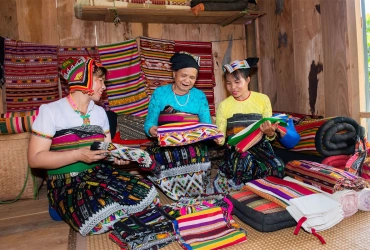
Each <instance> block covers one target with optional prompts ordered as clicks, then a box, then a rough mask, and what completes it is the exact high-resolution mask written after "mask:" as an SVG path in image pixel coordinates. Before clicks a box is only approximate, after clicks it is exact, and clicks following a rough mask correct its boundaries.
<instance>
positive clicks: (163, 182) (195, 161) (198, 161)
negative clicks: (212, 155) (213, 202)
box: [144, 143, 213, 200]
mask: <svg viewBox="0 0 370 250" xmlns="http://www.w3.org/2000/svg"><path fill="white" fill-rule="evenodd" d="M146 150H147V151H148V153H149V154H150V155H151V156H154V159H155V161H156V162H157V163H158V164H156V165H155V168H153V169H151V170H150V171H151V174H150V175H148V178H149V179H150V180H151V181H152V182H153V183H155V184H156V185H157V186H158V187H159V188H160V189H161V190H162V191H163V192H164V193H165V194H166V195H167V196H168V197H170V198H171V199H173V200H178V199H179V198H180V197H182V196H196V195H199V194H205V193H212V192H213V191H212V188H211V162H210V160H209V155H208V147H207V145H204V144H201V143H196V144H191V145H185V146H181V147H167V148H165V147H159V146H158V145H152V146H150V147H148V148H147V149H146ZM144 170H145V169H144Z"/></svg>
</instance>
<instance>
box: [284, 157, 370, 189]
mask: <svg viewBox="0 0 370 250" xmlns="http://www.w3.org/2000/svg"><path fill="white" fill-rule="evenodd" d="M285 174H286V175H287V176H290V177H292V178H294V179H297V180H300V181H303V182H304V183H307V184H310V185H312V186H315V187H317V188H320V189H321V190H323V191H325V192H328V193H330V194H332V193H335V192H336V191H339V190H343V189H351V190H355V191H359V190H362V189H364V188H365V187H366V185H367V183H366V181H365V180H364V179H363V178H361V177H358V176H356V175H353V174H351V173H348V172H347V171H344V170H342V169H337V168H334V167H331V166H327V165H323V164H320V163H316V162H310V161H290V162H288V163H287V164H286V165H285Z"/></svg>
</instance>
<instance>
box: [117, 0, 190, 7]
mask: <svg viewBox="0 0 370 250" xmlns="http://www.w3.org/2000/svg"><path fill="white" fill-rule="evenodd" d="M120 1H121V2H124V3H136V4H146V5H150V4H154V5H182V6H190V2H191V0H149V1H148V0H120Z"/></svg>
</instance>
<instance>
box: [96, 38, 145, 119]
mask: <svg viewBox="0 0 370 250" xmlns="http://www.w3.org/2000/svg"><path fill="white" fill-rule="evenodd" d="M98 50H99V54H100V60H101V63H102V64H103V66H104V67H106V68H107V70H108V72H109V73H108V75H107V76H106V86H107V94H108V101H109V107H110V108H111V110H112V111H114V112H116V113H117V114H131V115H135V116H146V115H147V113H148V104H149V98H148V95H147V93H146V92H145V80H144V77H143V74H142V71H141V69H140V55H139V51H138V47H137V44H136V40H128V41H124V42H121V43H115V44H108V45H102V46H98Z"/></svg>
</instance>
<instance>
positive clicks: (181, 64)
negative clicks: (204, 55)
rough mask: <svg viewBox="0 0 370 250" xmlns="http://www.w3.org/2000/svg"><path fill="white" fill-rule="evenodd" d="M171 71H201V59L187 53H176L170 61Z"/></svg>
mask: <svg viewBox="0 0 370 250" xmlns="http://www.w3.org/2000/svg"><path fill="white" fill-rule="evenodd" d="M170 63H172V67H171V69H172V70H174V71H176V70H179V69H183V68H196V69H197V70H198V71H199V63H200V58H199V57H198V56H194V55H192V54H190V53H187V52H176V53H175V54H174V55H173V56H172V57H171V59H170Z"/></svg>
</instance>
